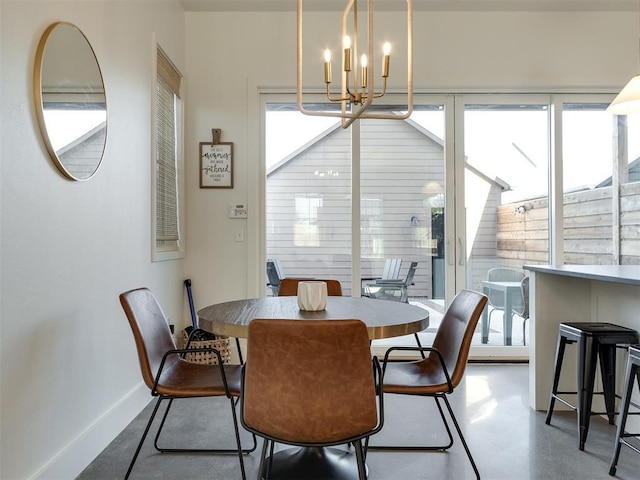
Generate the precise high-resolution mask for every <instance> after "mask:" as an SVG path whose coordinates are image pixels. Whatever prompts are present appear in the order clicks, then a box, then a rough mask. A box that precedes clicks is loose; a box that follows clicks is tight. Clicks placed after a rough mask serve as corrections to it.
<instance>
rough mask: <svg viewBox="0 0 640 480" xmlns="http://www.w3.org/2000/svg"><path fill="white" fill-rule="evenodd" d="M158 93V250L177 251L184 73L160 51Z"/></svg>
mask: <svg viewBox="0 0 640 480" xmlns="http://www.w3.org/2000/svg"><path fill="white" fill-rule="evenodd" d="M156 84H157V91H156V118H155V122H156V129H155V130H156V138H155V144H156V164H155V168H156V172H155V179H156V248H157V249H158V250H163V251H167V250H177V249H178V248H179V245H180V229H179V224H178V168H177V167H178V165H177V160H178V151H177V146H178V141H177V102H178V101H179V98H180V73H179V72H178V71H177V70H176V69H175V67H174V66H173V65H172V64H171V62H170V61H169V59H168V58H167V57H166V56H165V54H164V53H163V52H162V51H161V50H160V49H158V60H157V82H156Z"/></svg>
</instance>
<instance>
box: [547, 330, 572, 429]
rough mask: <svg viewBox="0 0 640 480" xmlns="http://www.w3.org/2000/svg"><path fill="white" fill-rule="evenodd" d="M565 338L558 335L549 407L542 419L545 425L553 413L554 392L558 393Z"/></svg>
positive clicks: (548, 422)
mask: <svg viewBox="0 0 640 480" xmlns="http://www.w3.org/2000/svg"><path fill="white" fill-rule="evenodd" d="M566 344H567V342H566V340H565V338H564V337H562V336H558V345H557V347H556V364H555V372H554V373H553V385H552V387H551V395H550V396H549V407H548V408H547V418H546V420H545V421H544V423H546V424H547V425H551V416H552V415H553V407H554V405H555V403H556V394H557V393H558V385H559V384H560V372H561V371H562V361H563V359H564V351H565V347H566Z"/></svg>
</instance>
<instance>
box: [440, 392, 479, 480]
mask: <svg viewBox="0 0 640 480" xmlns="http://www.w3.org/2000/svg"><path fill="white" fill-rule="evenodd" d="M442 399H443V400H444V403H445V404H446V405H447V410H448V411H449V415H450V416H451V420H453V425H454V426H455V427H456V431H457V432H458V436H459V437H460V441H461V442H462V446H463V447H464V451H465V452H467V457H468V458H469V462H471V467H472V468H473V471H474V472H475V474H476V479H477V480H480V472H479V471H478V467H477V466H476V462H474V461H473V457H472V456H471V450H469V446H468V445H467V441H466V440H465V438H464V435H463V434H462V430H460V425H458V420H457V419H456V416H455V414H454V413H453V409H452V408H451V405H450V404H449V400H447V397H445V396H444V395H442Z"/></svg>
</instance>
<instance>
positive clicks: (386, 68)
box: [382, 42, 391, 78]
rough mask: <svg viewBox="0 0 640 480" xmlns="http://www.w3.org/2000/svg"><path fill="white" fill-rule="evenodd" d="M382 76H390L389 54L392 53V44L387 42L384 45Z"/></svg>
mask: <svg viewBox="0 0 640 480" xmlns="http://www.w3.org/2000/svg"><path fill="white" fill-rule="evenodd" d="M382 53H383V55H382V76H383V77H384V78H387V77H388V76H389V54H390V53H391V44H390V43H389V42H385V44H384V45H383V47H382Z"/></svg>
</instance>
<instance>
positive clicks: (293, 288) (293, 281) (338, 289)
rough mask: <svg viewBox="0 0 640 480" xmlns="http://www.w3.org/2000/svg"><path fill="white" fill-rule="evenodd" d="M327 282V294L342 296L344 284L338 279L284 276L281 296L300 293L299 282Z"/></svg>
mask: <svg viewBox="0 0 640 480" xmlns="http://www.w3.org/2000/svg"><path fill="white" fill-rule="evenodd" d="M309 281H313V282H326V284H327V295H328V296H330V297H341V296H342V285H341V284H340V282H339V281H338V280H324V279H316V278H313V279H311V278H307V279H304V278H283V279H282V280H281V281H280V290H279V291H278V296H279V297H295V296H296V295H298V283H300V282H309Z"/></svg>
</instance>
